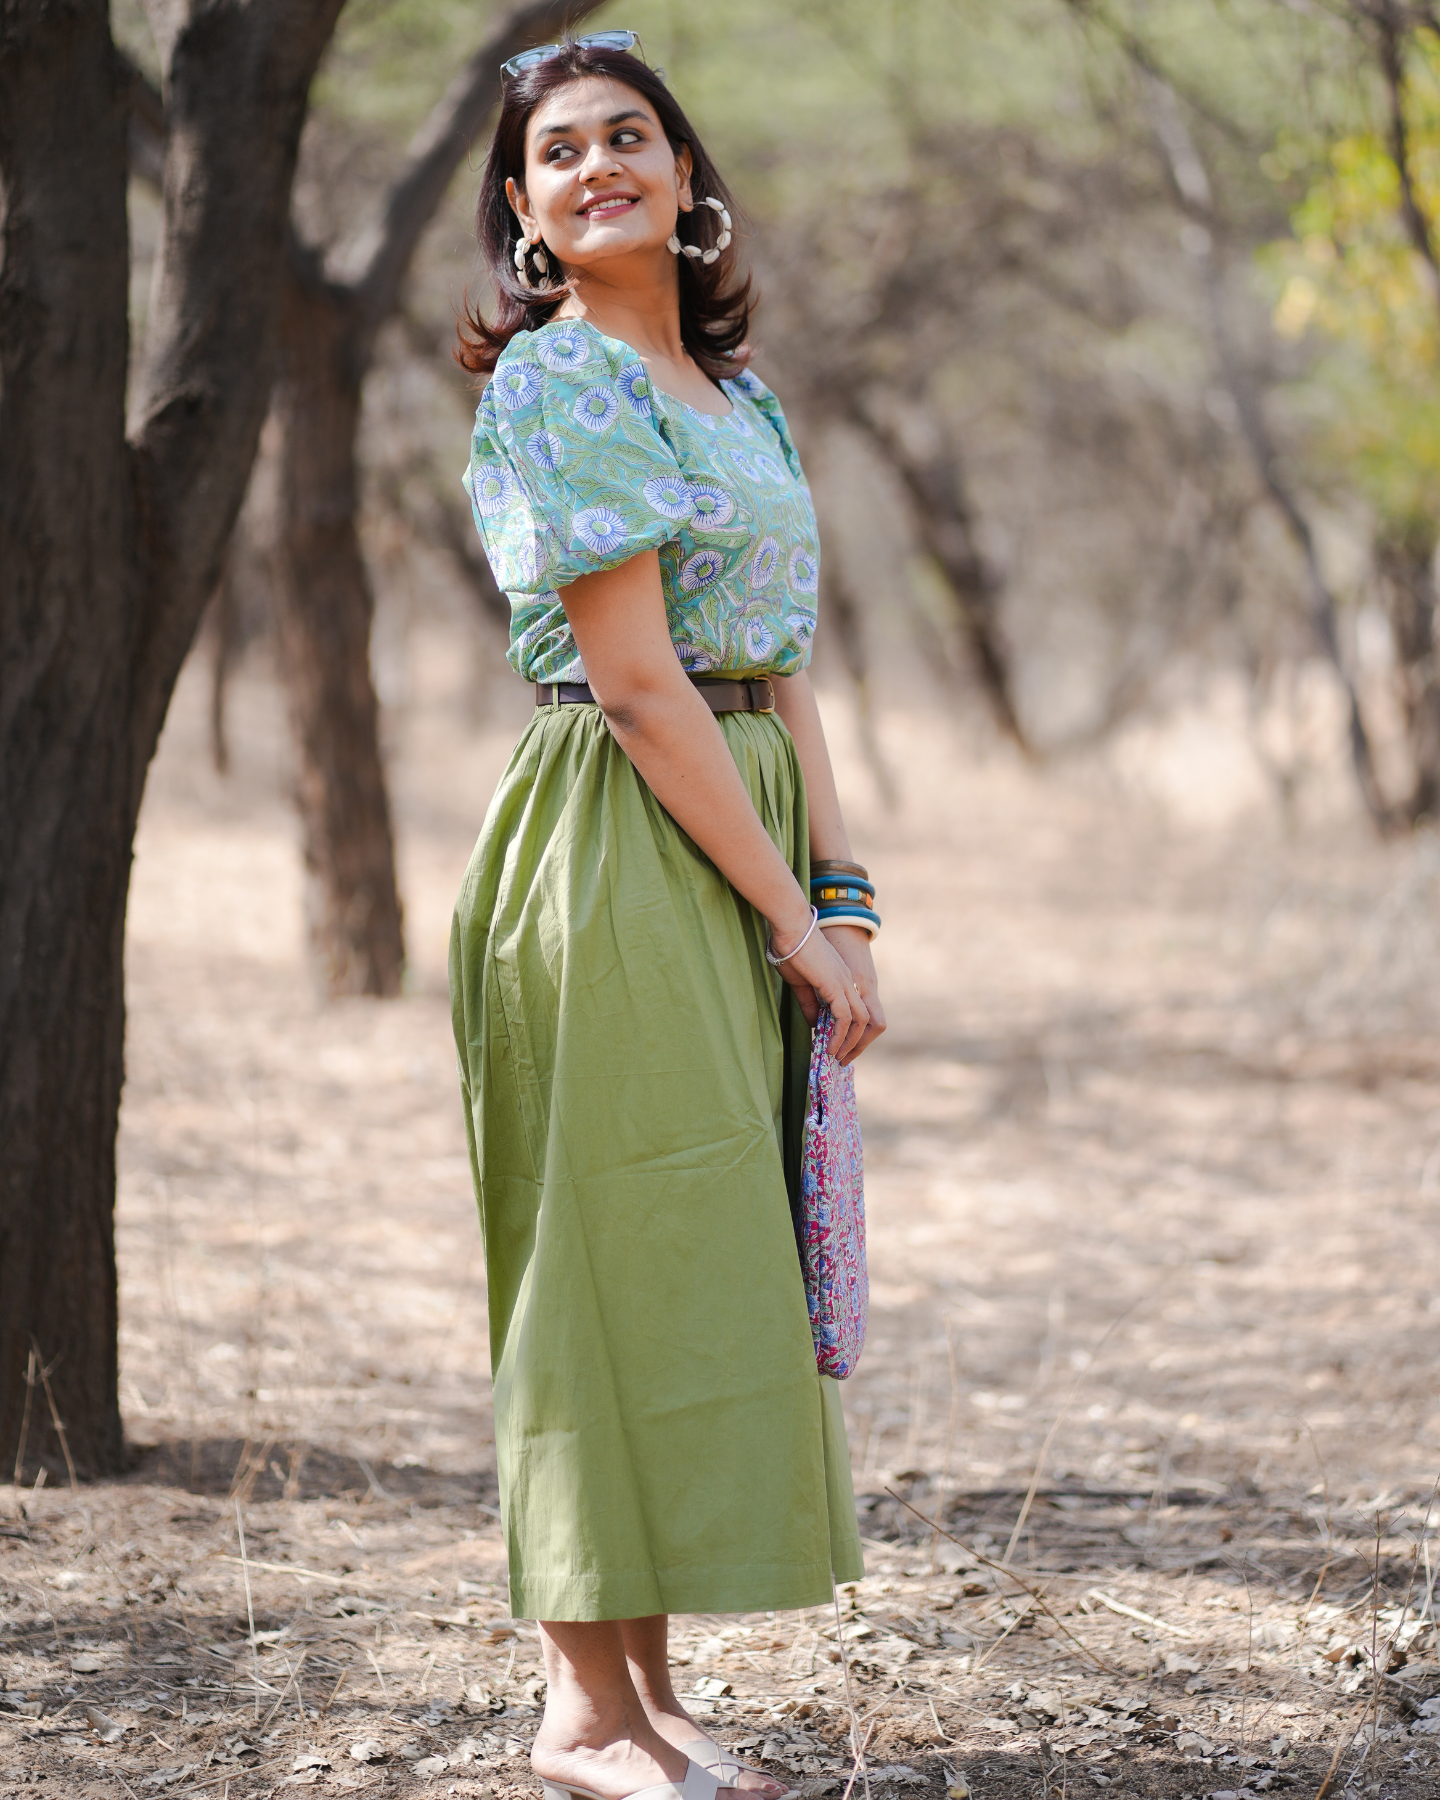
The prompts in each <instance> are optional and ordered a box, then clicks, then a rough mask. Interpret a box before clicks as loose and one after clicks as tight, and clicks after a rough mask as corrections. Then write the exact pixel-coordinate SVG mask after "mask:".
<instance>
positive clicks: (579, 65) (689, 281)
mask: <svg viewBox="0 0 1440 1800" xmlns="http://www.w3.org/2000/svg"><path fill="white" fill-rule="evenodd" d="M587 75H599V76H608V77H609V78H610V79H611V80H613V81H621V82H624V84H625V85H626V87H629V88H633V89H634V90H635V92H636V93H637V94H640V95H642V96H643V98H645V99H646V100H648V101H649V102H650V104H651V106H653V107H654V109H655V114H656V117H657V118H658V119H659V121H660V124H661V128H662V129H663V130H664V133H665V136H666V137H667V138H668V139H669V141H670V146H671V148H672V149H673V150H674V151H675V153H676V154H677V155H678V154H679V152H680V147H681V145H682V144H683V145H688V146H689V149H690V158H691V165H692V166H691V172H690V191H691V194H692V195H693V197H694V200H695V210H694V211H693V212H689V213H684V212H682V213H681V214H680V218H679V221H678V223H677V224H676V227H675V232H676V236H677V237H678V238H679V239H680V242H681V243H682V244H685V243H691V244H697V245H700V246H701V247H703V248H705V249H709V248H710V247H711V246H713V244H714V243H715V241H716V238H717V237H718V236H719V232H720V215H719V214H718V213H717V212H716V211H715V210H714V208H713V207H709V206H705V205H704V204H703V202H704V201H705V200H707V199H711V198H713V199H716V200H719V201H722V202H723V203H724V205H725V206H726V207H728V208H729V209H730V211H731V212H732V213H733V212H734V211H735V210H736V209H735V202H734V201H733V200H732V199H731V197H730V191H729V189H728V188H727V187H726V186H725V183H724V182H723V181H722V180H721V179H720V174H719V171H718V170H717V169H716V167H715V165H714V163H712V162H711V160H710V158H709V157H708V156H707V155H706V153H705V147H704V145H703V144H702V143H701V142H700V139H699V137H698V136H697V135H696V132H695V127H694V126H693V125H692V124H691V123H690V121H689V120H688V119H687V118H686V117H685V114H684V113H683V112H682V111H681V109H680V106H679V103H678V102H677V101H676V99H675V96H674V95H673V94H672V93H671V92H670V90H669V88H668V87H666V85H665V83H664V81H663V79H662V78H661V76H660V75H659V74H658V73H657V72H656V71H655V70H654V69H651V68H649V67H647V65H646V64H645V63H643V62H642V61H641V60H640V58H639V57H638V56H632V55H631V54H630V52H629V51H628V50H607V49H605V48H603V47H602V46H600V45H594V44H579V43H575V42H573V41H571V40H568V39H567V40H566V42H565V45H564V48H563V49H561V50H560V51H559V52H558V54H557V55H555V56H551V57H547V58H546V59H545V61H544V62H540V63H535V64H533V65H532V66H531V67H530V68H528V69H524V70H522V71H521V73H520V74H519V75H517V76H515V77H513V78H512V79H511V80H509V81H507V82H506V83H505V87H504V91H503V93H502V95H501V101H500V118H499V121H498V123H497V124H496V126H495V137H494V139H493V141H492V142H491V145H490V154H489V156H488V157H487V158H486V161H485V173H484V175H483V176H482V177H481V179H480V199H479V202H478V204H477V206H476V208H475V235H476V237H477V238H478V240H479V243H480V253H481V255H482V257H483V258H484V260H485V264H486V266H487V268H488V271H489V275H490V280H491V283H492V285H493V286H494V289H495V317H494V320H493V322H492V323H489V324H487V323H486V321H485V319H484V317H483V315H482V314H481V312H480V309H479V307H478V306H471V305H470V304H469V301H468V296H467V302H466V306H465V310H464V313H463V315H462V317H461V319H460V324H459V332H460V343H459V347H458V348H457V349H456V351H455V360H456V361H457V362H458V363H459V364H460V365H461V367H462V368H465V369H469V370H470V372H471V373H472V374H474V375H488V374H490V373H491V371H492V370H493V369H494V367H495V364H496V362H497V361H498V360H499V357H500V353H501V351H502V350H503V349H504V348H505V346H506V345H507V344H508V343H509V342H510V340H511V338H512V337H514V336H515V334H516V332H517V331H534V330H535V329H536V328H537V327H539V326H541V325H543V324H545V322H546V321H547V320H548V319H549V318H551V317H552V316H553V315H554V312H555V309H556V307H557V306H559V304H560V302H561V301H562V300H563V299H565V298H566V296H567V294H568V292H569V290H568V288H564V287H552V288H548V289H542V290H540V291H539V292H538V293H537V292H535V291H534V290H532V289H530V288H527V287H525V286H524V284H523V283H522V282H521V281H520V280H519V279H518V277H517V275H516V272H515V262H514V256H515V245H516V243H517V242H518V240H519V237H520V225H519V220H518V219H517V218H516V217H515V213H514V211H513V210H512V208H511V205H510V202H509V200H507V199H506V197H505V183H506V180H507V179H509V178H513V180H514V182H515V185H516V187H517V188H519V189H520V190H521V191H522V192H524V190H525V133H526V130H527V128H528V126H529V124H530V116H531V114H532V113H533V112H534V111H535V108H536V107H537V106H538V105H539V104H540V102H541V101H542V100H543V99H544V98H545V96H546V95H547V94H549V93H551V92H553V90H554V89H556V88H558V87H564V86H565V85H566V84H567V83H568V82H572V81H576V80H578V79H581V78H583V77H585V76H587ZM676 260H677V261H678V263H679V271H678V273H679V279H680V338H681V341H682V343H683V344H684V346H685V348H686V349H687V350H688V351H689V353H690V355H691V356H692V357H693V358H694V359H695V361H696V363H697V364H698V365H699V367H700V368H702V369H703V370H704V371H705V373H706V374H707V375H708V376H709V377H710V378H711V380H712V381H719V380H722V379H723V378H724V377H725V376H727V375H733V374H735V372H736V368H737V365H740V364H743V362H744V361H745V352H744V349H743V346H744V343H745V334H746V332H747V330H748V329H749V325H750V307H751V294H750V278H749V276H748V275H747V276H746V277H745V278H744V279H743V281H742V280H739V279H737V276H736V262H737V257H736V251H735V246H734V245H733V244H731V245H730V247H729V248H728V249H725V250H722V251H721V253H720V256H719V258H718V259H717V260H716V261H715V262H712V263H702V262H701V261H700V259H699V258H698V257H691V256H683V255H682V256H680V257H678V258H677V259H676ZM548 261H549V263H550V266H551V270H552V273H554V274H558V270H557V269H556V266H555V265H556V258H555V256H554V255H553V253H552V254H551V255H550V256H549V258H548ZM527 267H528V268H529V269H530V270H531V274H532V279H533V278H534V262H533V259H532V260H531V261H530V262H529V263H528V264H527Z"/></svg>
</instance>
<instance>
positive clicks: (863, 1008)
mask: <svg viewBox="0 0 1440 1800" xmlns="http://www.w3.org/2000/svg"><path fill="white" fill-rule="evenodd" d="M780 973H781V974H782V975H783V976H784V977H785V979H786V980H787V981H788V982H789V984H790V986H791V987H792V988H793V989H794V991H795V996H796V999H797V1000H798V1001H799V1003H800V1009H801V1011H802V1012H803V1013H804V1014H805V1018H806V1020H807V1021H808V1023H809V1024H810V1025H811V1026H813V1025H814V1023H815V1020H816V1019H817V1018H818V1017H819V1009H820V1007H821V1005H824V1006H828V1007H829V1009H830V1014H831V1017H832V1019H833V1020H834V1029H833V1030H832V1032H831V1037H830V1054H831V1055H832V1056H833V1057H834V1058H835V1059H836V1061H837V1062H841V1063H847V1062H850V1061H852V1060H853V1058H854V1057H856V1056H858V1055H859V1053H860V1050H861V1049H862V1048H863V1045H864V1042H865V1040H866V1034H867V1032H868V1031H869V1030H870V1027H871V1023H872V1020H871V1012H870V1006H869V1004H868V1003H867V997H866V995H865V993H864V992H863V991H862V988H861V987H860V985H859V983H858V982H857V981H856V979H855V976H854V974H853V973H852V971H851V970H850V968H849V967H848V965H847V964H846V962H845V959H844V958H843V957H842V956H841V955H840V954H839V952H838V951H837V950H836V949H835V947H834V945H833V944H831V943H830V941H829V939H828V938H827V937H826V936H825V935H824V934H823V933H820V932H816V933H815V934H814V936H813V937H812V938H811V939H810V941H809V942H808V943H806V944H805V945H803V947H802V948H801V949H800V950H799V951H797V952H796V953H795V955H794V957H793V960H790V959H787V961H786V962H785V963H784V965H783V966H782V967H781V970H780ZM882 1029H883V1025H882Z"/></svg>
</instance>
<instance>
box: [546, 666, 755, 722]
mask: <svg viewBox="0 0 1440 1800" xmlns="http://www.w3.org/2000/svg"><path fill="white" fill-rule="evenodd" d="M690 680H691V682H692V683H693V685H694V687H695V688H696V690H697V692H698V693H699V695H700V697H701V699H702V700H703V701H704V702H705V704H706V705H707V706H708V707H709V708H710V710H711V712H712V713H726V712H754V713H770V712H774V710H775V689H774V687H773V686H772V685H771V683H770V680H769V677H768V676H765V675H757V676H755V677H754V679H753V680H750V681H706V680H704V679H702V678H701V677H699V676H696V675H692V676H691V677H690ZM535 704H536V705H537V706H595V705H596V704H598V703H597V701H596V699H595V696H594V695H593V694H592V693H591V692H590V688H589V685H588V684H587V683H586V682H583V681H537V682H536V683H535Z"/></svg>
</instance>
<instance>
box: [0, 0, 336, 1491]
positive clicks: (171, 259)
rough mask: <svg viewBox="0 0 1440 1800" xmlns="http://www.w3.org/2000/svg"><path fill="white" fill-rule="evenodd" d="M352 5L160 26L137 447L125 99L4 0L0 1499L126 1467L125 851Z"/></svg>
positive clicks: (251, 394)
mask: <svg viewBox="0 0 1440 1800" xmlns="http://www.w3.org/2000/svg"><path fill="white" fill-rule="evenodd" d="M340 3H341V0H245V4H243V5H241V4H238V0H204V4H203V5H202V4H200V0H190V4H189V5H185V4H181V3H180V0H176V3H174V4H169V5H167V6H165V7H164V8H163V9H162V8H160V7H159V6H158V5H157V9H156V10H157V20H158V23H159V26H160V27H161V29H160V30H159V32H158V35H159V36H160V38H161V50H162V55H163V57H164V59H165V62H166V66H167V91H168V94H169V97H170V106H171V113H172V120H173V129H172V131H171V134H170V142H169V145H168V147H167V151H166V159H165V183H164V186H165V214H164V230H163V233H162V238H161V245H160V252H159V256H158V259H157V272H156V283H155V290H154V295H153V298H152V303H151V309H150V328H149V336H148V340H147V351H148V355H147V367H146V372H145V375H144V376H143V378H142V380H141V382H140V383H139V384H138V391H137V395H136V400H135V405H134V414H135V417H136V418H137V420H138V421H139V422H138V424H137V426H136V428H135V432H134V436H133V438H132V439H131V440H130V441H128V442H127V439H126V431H125V410H126V405H125V402H126V383H127V361H128V329H129V327H128V295H127V287H128V279H129V269H128V244H127V231H126V194H125V183H126V133H127V125H128V119H127V113H128V104H129V93H128V88H129V83H128V80H127V78H126V76H125V75H124V73H123V71H122V69H121V66H120V64H119V61H118V59H117V58H116V56H115V53H114V49H113V46H112V44H111V39H110V30H109V9H108V5H107V4H106V0H54V3H53V4H50V5H46V6H35V5H28V6H27V5H16V4H14V3H13V0H6V3H3V4H0V182H3V213H4V217H3V230H4V245H3V262H0V768H3V770H4V781H3V785H0V1144H3V1147H4V1150H3V1157H0V1476H8V1475H9V1474H11V1473H13V1472H14V1471H15V1470H16V1469H17V1468H19V1469H20V1471H21V1472H22V1473H24V1472H25V1471H27V1470H29V1469H33V1468H34V1467H35V1465H36V1463H37V1461H39V1460H41V1459H43V1460H44V1461H45V1463H46V1464H47V1465H48V1466H50V1467H51V1468H53V1469H55V1470H56V1472H57V1473H58V1472H59V1471H60V1470H61V1469H62V1468H67V1467H68V1468H73V1469H74V1470H75V1472H77V1473H84V1474H99V1473H102V1472H106V1471H113V1470H115V1469H117V1468H118V1467H119V1466H120V1465H121V1462H122V1460H123V1455H124V1444H123V1440H122V1434H121V1424H120V1413H119V1407H118V1403H117V1395H116V1375H117V1361H118V1357H117V1345H116V1315H117V1305H116V1291H115V1247H114V1213H113V1209H114V1194H115V1132H116V1126H117V1123H118V1116H119V1104H120V1089H121V1083H122V1079H123V1037H124V974H123V952H124V931H125V902H126V892H127V887H128V883H129V875H130V861H131V847H132V843H133V839H134V832H135V824H136V820H137V818H138V816H139V811H140V800H141V795H142V793H143V791H144V782H145V772H146V769H147V767H148V765H149V761H150V758H151V756H152V754H153V752H154V748H155V744H156V741H157V739H158V737H159V733H160V727H161V724H162V722H163V720H164V717H165V709H166V706H167V705H168V703H169V698H170V693H171V691H172V689H173V687H174V683H175V678H176V676H177V675H178V673H179V669H180V664H181V662H182V661H183V658H184V655H185V652H186V649H187V648H188V646H189V644H190V641H191V639H192V638H193V636H194V633H195V627H196V624H197V622H198V620H199V617H200V613H201V610H202V608H203V606H204V603H205V600H206V599H207V598H208V596H209V594H210V593H211V592H212V590H213V589H214V586H215V583H216V581H217V580H218V577H219V572H220V565H221V560H222V557H223V553H224V547H225V540H226V536H227V534H228V532H229V530H230V526H231V524H232V523H233V520H234V517H235V513H236V510H237V509H238V507H239V504H240V499H241V496H242V494H243V492H244V487H245V480H246V476H247V474H248V471H249V466H250V462H251V460H252V458H253V456H254V451H255V443H256V439H257V438H258V435H259V429H260V423H261V420H262V418H263V415H264V410H265V405H266V400H267V394H268V385H269V373H270V364H271V360H272V355H273V345H274V335H275V325H276V320H277V315H278V302H279V295H280V282H281V273H282V264H281V246H282V244H283V230H282V227H283V222H284V219H285V215H286V211H287V208H288V204H289V193H290V182H291V177H292V175H293V173H294V166H295V154H296V150H297V147H298V143H299V135H300V126H301V123H302V121H303V118H304V112H305V97H306V94H307V92H308V90H309V86H310V81H311V78H312V76H313V74H314V70H315V65H316V63H317V61H318V59H319V55H320V51H321V49H322V48H323V47H324V44H325V42H326V39H327V38H328V36H329V33H330V30H331V29H332V28H333V25H334V19H335V15H336V14H337V12H338V10H339V6H340ZM27 1374H28V1376H29V1379H27ZM57 1450H58V1452H59V1454H58V1456H57V1454H56V1452H57Z"/></svg>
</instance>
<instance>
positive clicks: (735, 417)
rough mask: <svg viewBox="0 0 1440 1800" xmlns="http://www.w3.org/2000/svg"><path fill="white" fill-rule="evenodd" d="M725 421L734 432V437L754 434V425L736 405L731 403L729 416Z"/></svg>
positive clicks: (746, 436) (745, 436) (752, 435)
mask: <svg viewBox="0 0 1440 1800" xmlns="http://www.w3.org/2000/svg"><path fill="white" fill-rule="evenodd" d="M725 423H726V424H727V425H728V426H729V427H730V429H731V430H732V431H733V432H734V433H735V435H736V437H744V438H748V437H754V435H755V427H754V426H753V425H752V424H751V423H750V421H749V420H748V419H747V418H746V417H745V415H744V413H743V412H742V411H741V410H740V408H739V407H738V406H733V405H732V407H731V409H730V416H729V417H728V418H727V419H726V421H725Z"/></svg>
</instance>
